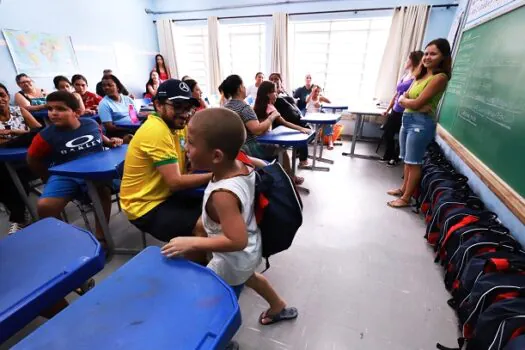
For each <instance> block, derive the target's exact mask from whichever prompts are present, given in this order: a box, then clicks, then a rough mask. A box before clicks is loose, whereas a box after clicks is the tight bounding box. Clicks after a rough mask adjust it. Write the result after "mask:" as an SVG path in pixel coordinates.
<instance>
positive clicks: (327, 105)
mask: <svg viewBox="0 0 525 350" xmlns="http://www.w3.org/2000/svg"><path fill="white" fill-rule="evenodd" d="M321 109H322V110H323V109H326V110H329V111H331V112H332V113H335V112H337V111H344V110H346V109H348V104H336V103H323V104H322V105H321Z"/></svg>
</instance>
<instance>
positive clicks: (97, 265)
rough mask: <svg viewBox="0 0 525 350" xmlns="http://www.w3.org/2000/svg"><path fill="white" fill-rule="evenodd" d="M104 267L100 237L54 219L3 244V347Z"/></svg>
mask: <svg viewBox="0 0 525 350" xmlns="http://www.w3.org/2000/svg"><path fill="white" fill-rule="evenodd" d="M103 267H104V255H103V253H102V250H101V248H100V244H99V243H98V241H97V240H96V239H95V237H93V235H92V234H91V233H89V232H88V231H85V230H81V229H79V228H76V227H74V226H71V225H68V224H66V223H64V222H62V221H59V220H57V219H54V218H46V219H43V220H40V221H38V222H36V223H34V224H32V225H30V226H28V227H26V228H24V229H22V230H20V231H18V232H16V233H14V234H13V235H10V236H7V237H6V238H3V239H2V240H0V343H2V342H4V341H5V340H7V339H8V338H9V337H11V336H12V335H13V334H15V333H16V332H17V331H19V330H20V329H22V328H23V327H24V326H25V325H26V324H28V323H29V322H31V320H33V319H34V318H35V317H36V316H38V314H39V313H40V312H42V311H43V310H45V309H47V308H49V307H51V306H52V305H54V304H55V303H56V302H58V301H59V300H60V299H62V298H63V297H65V296H66V295H67V294H69V293H70V292H71V291H73V290H75V289H76V288H78V287H80V286H81V285H82V284H83V283H84V282H86V281H87V280H88V279H90V278H91V277H93V276H94V275H95V274H96V273H97V272H99V271H100V270H102V268H103Z"/></svg>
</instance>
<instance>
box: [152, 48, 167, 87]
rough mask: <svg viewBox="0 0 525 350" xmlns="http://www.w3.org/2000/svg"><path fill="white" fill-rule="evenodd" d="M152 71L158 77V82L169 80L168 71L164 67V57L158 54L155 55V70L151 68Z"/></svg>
mask: <svg viewBox="0 0 525 350" xmlns="http://www.w3.org/2000/svg"><path fill="white" fill-rule="evenodd" d="M153 71H154V72H157V74H158V75H159V79H160V82H163V81H164V80H168V79H171V73H170V70H169V68H168V67H167V66H166V62H165V61H164V57H163V56H162V55H161V54H160V53H159V54H157V55H155V68H153Z"/></svg>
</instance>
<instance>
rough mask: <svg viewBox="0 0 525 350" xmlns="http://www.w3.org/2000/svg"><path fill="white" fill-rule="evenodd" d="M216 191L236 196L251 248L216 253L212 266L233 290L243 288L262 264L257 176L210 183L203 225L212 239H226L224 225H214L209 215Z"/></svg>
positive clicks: (205, 193) (203, 212) (204, 204)
mask: <svg viewBox="0 0 525 350" xmlns="http://www.w3.org/2000/svg"><path fill="white" fill-rule="evenodd" d="M215 191H227V192H231V193H233V194H234V195H235V196H236V197H237V198H238V199H239V203H240V206H241V210H242V217H243V219H244V222H245V223H246V229H247V234H248V244H247V245H246V247H245V248H244V249H243V250H241V251H237V252H229V253H218V252H214V253H213V258H212V260H211V261H210V263H209V264H208V267H209V268H211V269H212V270H213V271H215V273H217V274H218V275H219V276H221V277H222V279H224V281H226V283H228V284H229V285H231V286H237V285H240V284H243V283H244V282H246V280H248V278H250V277H251V275H252V274H253V273H254V272H255V269H256V268H257V266H259V264H260V263H261V256H262V242H261V233H260V230H259V227H258V226H257V221H256V219H255V212H254V206H255V172H254V171H252V172H250V174H248V175H239V176H235V177H232V178H230V179H225V180H220V181H216V182H214V181H210V182H209V184H208V187H206V190H205V192H204V200H203V203H202V222H203V224H204V229H205V230H206V233H207V234H208V236H209V237H213V236H216V235H222V234H223V233H222V229H221V225H220V224H218V223H216V222H215V221H213V220H212V219H211V218H210V217H209V216H208V213H207V212H206V203H207V202H208V199H209V198H210V196H211V195H212V193H213V192H215Z"/></svg>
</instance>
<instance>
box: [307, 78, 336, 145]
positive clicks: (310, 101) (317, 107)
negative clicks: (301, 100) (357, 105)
mask: <svg viewBox="0 0 525 350" xmlns="http://www.w3.org/2000/svg"><path fill="white" fill-rule="evenodd" d="M323 102H324V103H330V100H329V99H327V98H326V97H324V96H323V95H321V87H320V86H319V85H315V84H312V93H311V94H310V95H308V97H307V98H306V113H319V112H320V111H321V103H323ZM325 136H326V137H328V149H329V150H332V149H334V137H333V136H334V126H333V125H324V126H323V137H325Z"/></svg>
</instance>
